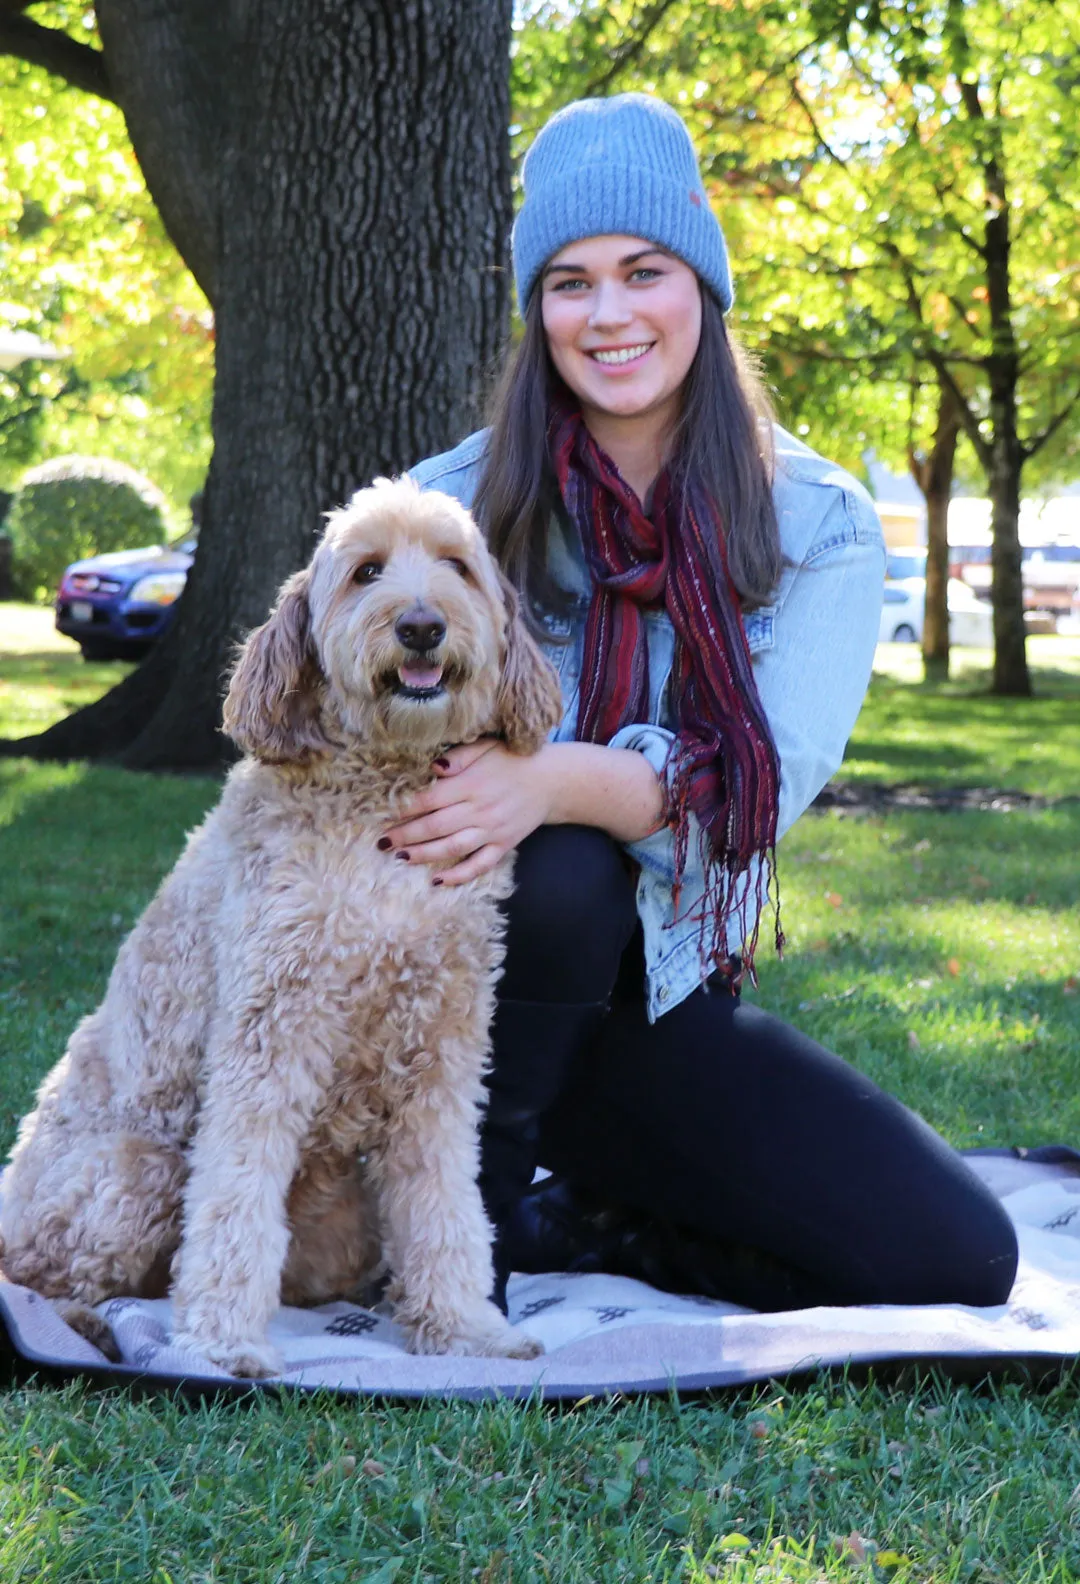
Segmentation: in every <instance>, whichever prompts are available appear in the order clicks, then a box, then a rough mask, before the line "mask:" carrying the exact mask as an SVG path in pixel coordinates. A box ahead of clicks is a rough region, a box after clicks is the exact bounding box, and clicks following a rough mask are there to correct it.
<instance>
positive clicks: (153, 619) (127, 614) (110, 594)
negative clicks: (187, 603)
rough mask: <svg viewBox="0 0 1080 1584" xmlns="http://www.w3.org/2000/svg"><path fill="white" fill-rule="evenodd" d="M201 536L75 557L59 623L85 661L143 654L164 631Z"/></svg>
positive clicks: (59, 603)
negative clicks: (167, 543) (104, 553)
mask: <svg viewBox="0 0 1080 1584" xmlns="http://www.w3.org/2000/svg"><path fill="white" fill-rule="evenodd" d="M196 542H197V541H196V538H195V536H194V535H191V534H189V535H188V536H187V538H185V539H181V540H179V541H178V542H177V543H175V544H172V545H152V546H150V547H149V548H148V549H145V550H113V551H110V552H109V553H108V554H106V555H97V556H89V557H88V558H87V559H86V560H85V561H75V562H73V563H72V565H71V566H69V567H68V569H67V571H66V572H65V573H64V575H63V577H62V578H61V579H60V587H59V589H58V590H57V594H56V628H57V631H58V632H62V633H64V634H65V635H66V636H67V637H68V638H74V639H75V641H76V643H77V644H78V645H79V647H80V649H81V650H82V652H83V659H84V660H127V659H139V658H140V657H141V656H142V655H144V654H145V653H146V652H147V650H148V649H150V648H151V646H152V645H153V644H154V643H156V642H157V640H158V639H159V638H160V637H161V635H162V633H163V632H165V631H166V630H167V629H168V627H169V624H170V622H171V621H172V619H173V615H174V613H175V608H176V601H177V600H178V599H179V598H180V595H181V594H182V593H183V591H184V584H185V583H186V581H187V575H188V569H189V568H190V566H191V563H192V561H193V560H194V559H195V546H196Z"/></svg>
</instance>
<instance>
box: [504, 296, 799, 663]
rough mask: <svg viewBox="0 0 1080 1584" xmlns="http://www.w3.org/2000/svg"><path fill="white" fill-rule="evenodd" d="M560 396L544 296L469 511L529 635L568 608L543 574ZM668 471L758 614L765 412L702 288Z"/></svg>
mask: <svg viewBox="0 0 1080 1584" xmlns="http://www.w3.org/2000/svg"><path fill="white" fill-rule="evenodd" d="M560 389H565V387H564V386H563V383H562V380H561V379H560V377H559V375H558V374H557V373H556V371H555V368H554V366H553V364H552V361H551V355H550V353H549V352H548V347H547V338H546V336H545V334H544V325H543V318H542V313H541V307H540V290H539V288H537V289H536V290H534V292H533V293H532V296H531V298H530V300H529V306H528V308H527V310H526V313H525V333H524V335H523V336H522V339H521V341H520V342H519V344H518V346H517V347H516V348H515V349H514V350H513V351H512V352H511V354H510V357H509V359H508V361H507V363H506V366H505V368H504V370H503V373H502V376H501V378H500V380H499V382H498V384H497V385H496V387H495V391H494V394H493V397H492V401H491V409H490V424H491V430H490V434H489V436H488V444H487V451H486V454H485V459H484V466H483V473H482V475H481V479H480V483H479V485H478V486H477V492H476V497H475V500H474V501H473V510H474V511H475V513H476V516H477V520H478V521H479V523H480V525H481V527H482V528H483V530H484V532H485V534H486V536H487V539H488V543H489V545H490V547H491V550H492V552H493V554H494V555H495V557H496V559H497V560H498V562H499V564H500V566H501V567H502V569H503V571H504V572H505V573H506V575H507V576H508V577H509V579H510V581H511V582H512V583H513V584H514V585H515V586H516V587H517V588H518V589H519V590H520V591H521V594H522V597H523V598H522V603H523V605H524V608H525V612H526V614H527V617H528V619H529V622H530V625H532V626H533V627H534V629H535V630H537V631H540V632H542V631H543V628H542V626H541V623H540V620H539V616H540V613H543V612H549V611H550V612H555V613H557V612H559V611H560V610H562V609H565V607H566V603H567V601H566V596H565V594H564V593H563V591H562V590H560V589H559V588H558V586H557V585H556V584H555V583H554V582H553V581H552V578H551V575H550V573H549V572H548V568H547V536H548V530H549V524H550V521H551V515H552V513H553V512H555V511H557V510H558V509H559V505H560V501H559V491H558V486H557V484H556V482H555V477H554V474H553V472H552V468H551V463H550V461H549V459H548V454H547V426H548V408H549V403H550V400H551V397H552V395H553V394H554V393H555V392H556V391H557V390H560ZM670 466H671V468H672V471H673V473H674V475H675V477H676V479H677V480H678V481H679V482H680V484H681V485H682V486H683V487H684V488H685V487H686V486H687V485H691V484H692V485H694V486H696V487H697V489H699V490H700V491H701V492H703V493H704V495H705V496H706V498H707V499H709V500H710V501H712V503H713V505H714V506H715V508H716V510H717V512H718V514H719V518H720V521H721V522H722V523H723V525H724V531H725V535H726V548H727V557H728V566H729V569H730V571H731V576H732V579H733V580H734V583H735V587H736V588H737V589H738V591H739V596H740V598H741V601H742V605H743V608H744V610H752V609H754V607H755V606H758V605H763V604H765V603H766V602H767V601H768V599H769V596H770V595H771V594H772V591H773V589H774V588H775V587H776V584H777V581H778V579H779V577H780V572H781V569H782V567H783V556H782V553H781V550H780V530H779V525H778V524H777V520H776V510H775V507H774V505H773V497H772V477H773V447H772V410H771V407H770V404H769V399H768V396H767V395H766V393H765V388H764V385H763V384H762V381H761V379H760V377H759V375H758V372H757V369H756V368H755V367H754V364H753V362H752V361H751V359H750V357H749V356H748V355H747V354H746V352H745V351H744V350H743V348H742V347H741V346H740V345H739V344H738V342H737V341H735V340H734V339H733V338H732V337H731V336H729V334H728V330H727V326H726V325H725V323H724V315H723V313H722V311H721V309H720V304H719V303H718V302H717V300H716V298H715V297H714V296H713V294H712V292H711V291H710V290H709V289H708V287H707V286H704V285H703V286H702V288H701V339H700V341H699V343H698V349H697V352H696V353H695V356H694V361H693V363H692V364H691V365H690V372H689V373H688V375H687V377H686V383H685V386H684V391H683V405H682V413H681V415H680V418H679V422H678V424H677V426H676V429H675V434H674V436H673V443H672V448H671V462H670Z"/></svg>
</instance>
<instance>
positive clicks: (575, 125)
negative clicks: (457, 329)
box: [511, 93, 735, 313]
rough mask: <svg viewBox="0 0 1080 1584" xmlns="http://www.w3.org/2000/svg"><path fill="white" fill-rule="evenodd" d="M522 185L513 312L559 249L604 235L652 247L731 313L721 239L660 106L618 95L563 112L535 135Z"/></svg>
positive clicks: (691, 158)
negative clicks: (677, 262)
mask: <svg viewBox="0 0 1080 1584" xmlns="http://www.w3.org/2000/svg"><path fill="white" fill-rule="evenodd" d="M522 185H523V187H524V199H523V202H522V205H521V209H520V211H519V213H518V217H517V220H516V221H515V222H514V232H513V238H512V243H511V246H512V251H513V257H514V278H515V280H516V282H517V293H518V304H519V306H520V308H521V312H522V313H524V312H525V309H526V307H527V306H528V302H529V296H530V294H531V292H532V289H533V287H534V286H535V284H536V281H537V278H538V277H539V275H540V272H541V270H542V269H543V267H544V265H545V264H546V263H547V262H548V260H549V259H550V258H551V257H552V256H553V255H554V254H555V253H558V251H559V250H560V248H564V247H566V246H567V244H568V243H570V242H577V241H580V240H581V239H582V238H583V237H592V236H612V235H614V236H636V237H643V238H644V239H645V241H647V242H657V243H659V244H660V246H661V247H664V248H667V250H668V252H670V253H674V254H675V255H676V257H678V258H681V259H682V260H683V261H684V262H685V263H687V264H689V265H690V267H691V269H693V270H694V271H695V272H696V273H697V275H698V277H699V278H700V279H701V280H702V281H704V283H705V285H706V286H709V287H711V288H712V290H713V292H714V293H715V294H716V296H717V297H718V299H719V301H720V306H721V308H722V309H723V311H724V312H725V313H727V311H728V309H729V308H730V307H731V304H732V301H733V300H734V295H735V294H734V291H733V289H732V285H731V268H730V266H729V264H728V256H727V247H726V246H725V244H724V233H723V232H722V231H721V229H720V222H719V221H718V220H717V218H716V216H715V215H714V214H713V212H712V210H711V209H710V208H709V200H708V198H707V197H706V194H705V188H704V185H703V184H702V180H701V173H700V171H699V170H698V166H697V157H696V155H695V154H694V145H693V144H692V143H691V141H690V134H689V132H688V131H687V130H686V127H685V126H684V125H683V123H682V121H681V120H680V119H679V117H678V115H676V113H675V111H674V110H672V108H671V106H670V105H666V104H664V102H663V100H661V99H653V98H651V97H650V95H648V94H641V93H627V94H617V95H615V97H614V98H612V99H579V100H578V102H577V103H576V104H570V105H567V106H566V107H565V108H564V109H562V110H560V111H559V112H558V114H557V115H554V116H552V118H551V120H550V121H549V122H548V123H547V125H546V126H545V127H544V128H543V129H542V130H541V131H540V132H539V133H538V134H537V136H536V138H535V140H534V142H533V144H532V147H531V148H530V149H529V152H528V153H527V154H526V156H525V163H524V166H523V167H522Z"/></svg>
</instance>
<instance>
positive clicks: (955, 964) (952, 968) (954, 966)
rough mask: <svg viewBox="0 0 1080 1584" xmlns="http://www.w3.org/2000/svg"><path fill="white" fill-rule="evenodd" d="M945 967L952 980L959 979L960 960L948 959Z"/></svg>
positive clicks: (957, 958) (955, 958)
mask: <svg viewBox="0 0 1080 1584" xmlns="http://www.w3.org/2000/svg"><path fill="white" fill-rule="evenodd" d="M945 966H946V968H947V969H948V970H949V972H950V973H951V974H952V976H953V978H954V979H959V977H960V959H959V957H950V958H949V960H948V962H947V963H946V964H945Z"/></svg>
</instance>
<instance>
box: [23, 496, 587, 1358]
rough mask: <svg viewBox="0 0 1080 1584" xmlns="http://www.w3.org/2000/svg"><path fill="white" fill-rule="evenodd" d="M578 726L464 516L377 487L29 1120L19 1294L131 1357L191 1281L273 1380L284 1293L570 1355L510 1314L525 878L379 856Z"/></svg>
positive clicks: (291, 606)
mask: <svg viewBox="0 0 1080 1584" xmlns="http://www.w3.org/2000/svg"><path fill="white" fill-rule="evenodd" d="M560 712H561V700H560V693H559V684H558V678H557V677H556V675H555V672H554V669H553V668H552V667H551V665H550V664H549V663H548V661H547V660H546V659H545V658H544V656H543V653H542V651H541V649H540V648H539V647H538V645H537V644H536V643H534V641H533V639H532V638H531V637H530V635H529V633H528V630H527V628H526V625H525V622H524V620H523V617H522V615H521V612H520V610H519V607H518V601H517V597H516V595H515V593H514V591H513V589H512V588H511V587H510V585H509V583H508V582H507V581H506V580H505V579H504V578H503V576H502V574H501V573H500V572H499V570H498V568H497V567H496V565H495V562H494V561H493V559H492V558H491V556H490V555H489V553H488V551H487V549H486V547H485V545H484V543H483V539H482V537H481V535H480V533H479V531H478V530H477V527H476V525H475V523H474V521H473V519H472V518H471V516H470V515H469V513H468V512H467V511H466V510H465V509H464V508H463V507H462V506H460V505H459V504H458V503H457V502H456V501H454V500H452V499H451V498H450V497H449V496H446V495H443V494H440V493H438V492H435V491H429V492H424V491H421V490H420V489H419V488H418V487H417V486H416V485H415V484H413V483H412V482H411V481H410V480H408V479H401V480H396V481H389V480H378V481H376V483H375V484H374V485H373V486H372V487H370V488H368V489H364V490H361V491H360V492H359V493H358V494H357V495H356V496H354V498H353V499H352V501H351V502H350V504H349V505H348V506H347V507H345V508H343V509H342V510H340V511H337V512H335V513H332V514H330V516H329V518H328V520H327V526H326V529H325V533H324V535H323V537H322V539H321V542H320V543H319V545H318V548H317V549H316V551H315V554H314V556H313V558H312V560H311V562H310V564H309V566H308V567H307V568H306V569H305V570H304V571H302V572H299V573H297V574H296V575H295V576H294V577H292V578H290V579H289V581H288V582H287V583H286V584H285V585H284V587H283V589H282V590H281V593H280V597H279V600H278V603H277V605H276V608H275V609H274V611H273V613H272V615H271V617H270V619H269V621H267V622H266V623H265V624H264V625H263V626H262V627H260V628H257V629H256V631H255V632H253V633H252V634H251V636H250V637H249V638H248V640H247V642H246V644H245V645H244V646H243V649H242V651H241V652H240V655H239V659H238V661H237V663H236V666H235V669H234V671H233V675H232V678H231V683H230V686H229V690H228V696H227V698H226V701H225V708H224V729H225V731H226V733H227V734H228V735H229V736H230V737H231V738H232V739H233V741H234V742H235V743H236V745H237V746H238V747H239V748H240V749H241V750H242V752H243V753H244V755H245V757H244V758H243V759H242V760H241V761H240V762H239V763H238V764H237V765H236V766H235V767H234V768H233V770H232V771H231V772H230V774H229V776H228V779H227V781H226V784H225V787H224V791H223V794H222V797H221V800H220V802H219V803H218V805H217V807H216V808H215V809H214V810H213V811H212V812H211V813H210V815H209V816H208V817H207V819H206V820H205V822H204V823H203V825H202V826H201V827H200V828H199V829H197V830H196V831H195V832H194V833H193V834H192V835H191V836H190V837H189V839H188V843H187V846H186V848H185V851H184V853H183V854H182V856H181V858H180V860H179V862H178V863H177V865H176V867H175V869H174V870H173V871H172V873H171V874H170V875H169V876H168V878H167V879H166V880H165V882H164V884H163V885H162V887H161V889H160V891H159V892H158V894H157V896H156V897H155V898H154V900H153V901H152V902H151V903H150V905H149V907H148V908H147V910H146V912H145V913H144V914H143V916H142V918H141V919H140V920H139V922H138V923H137V924H136V926H135V928H134V930H133V931H132V933H131V934H130V935H129V936H128V938H127V940H126V941H125V942H124V944H123V946H122V947H121V949H120V952H119V956H118V958H117V961H116V965H115V967H114V970H113V973H112V976H111V978H110V980H109V985H108V989H107V991H106V995H105V999H104V1001H103V1002H102V1004H101V1006H100V1007H99V1008H98V1009H97V1011H96V1012H93V1013H92V1014H91V1015H90V1016H89V1017H87V1018H85V1019H84V1020H83V1022H82V1023H81V1024H80V1025H79V1027H78V1028H77V1029H76V1030H75V1033H74V1034H73V1035H72V1037H71V1040H70V1043H69V1045H68V1049H67V1052H66V1054H65V1055H64V1056H63V1058H62V1059H61V1060H60V1062H59V1063H58V1064H57V1066H56V1067H55V1068H54V1069H53V1071H52V1072H51V1073H50V1074H49V1076H48V1077H47V1078H46V1079H45V1082H44V1084H43V1085H42V1087H41V1090H40V1092H39V1095H38V1098H37V1105H36V1108H35V1109H34V1111H33V1112H32V1113H31V1114H30V1115H29V1116H27V1117H26V1118H25V1120H24V1121H23V1123H22V1125H21V1127H20V1130H19V1134H18V1138H17V1141H16V1144H15V1147H14V1149H13V1151H12V1156H11V1161H10V1164H9V1166H8V1167H7V1169H6V1171H5V1174H4V1178H3V1191H2V1204H0V1264H2V1269H3V1272H4V1274H5V1275H6V1276H7V1277H8V1279H9V1280H11V1281H13V1282H18V1283H21V1284H23V1285H25V1286H28V1287H31V1288H33V1289H34V1290H35V1291H37V1292H39V1293H41V1294H42V1295H44V1296H45V1297H47V1298H50V1299H52V1300H54V1301H57V1302H58V1307H59V1308H60V1311H61V1313H63V1314H64V1315H65V1317H66V1318H67V1319H68V1320H69V1322H70V1323H72V1324H74V1325H76V1327H77V1328H78V1329H81V1330H83V1331H84V1332H85V1333H86V1334H88V1335H90V1336H91V1337H92V1338H93V1339H94V1340H96V1341H98V1342H99V1345H105V1346H107V1345H108V1343H109V1341H110V1340H111V1333H109V1332H108V1328H107V1327H106V1326H105V1323H104V1322H103V1321H101V1320H100V1319H99V1317H98V1316H97V1315H96V1314H95V1313H94V1309H93V1306H94V1305H96V1304H100V1303H101V1302H102V1301H103V1300H105V1299H108V1298H110V1297H114V1296H116V1295H119V1294H133V1295H137V1296H144V1297H158V1296H163V1295H164V1294H165V1293H166V1292H167V1291H168V1290H169V1287H170V1281H171V1289H172V1299H173V1311H174V1317H175V1326H176V1330H175V1334H174V1342H175V1343H176V1344H178V1345H180V1346H186V1347H191V1348H194V1349H196V1350H197V1351H198V1352H199V1353H200V1354H201V1355H203V1356H204V1357H205V1358H208V1359H210V1360H212V1361H213V1362H214V1363H216V1364H218V1365H220V1366H222V1367H223V1368H224V1369H226V1370H228V1371H229V1372H230V1373H231V1374H234V1375H242V1376H248V1377H253V1378H257V1377H261V1376H266V1375H271V1374H276V1373H278V1372H279V1370H280V1367H281V1360H280V1358H279V1357H278V1355H277V1353H276V1351H275V1350H274V1349H273V1348H272V1347H271V1346H270V1345H269V1343H268V1340H267V1334H266V1331H267V1324H268V1322H269V1320H270V1318H271V1316H272V1315H273V1313H274V1312H275V1310H276V1308H277V1306H278V1304H279V1303H280V1302H282V1301H284V1302H286V1303H304V1304H317V1303H323V1302H327V1301H329V1300H331V1299H334V1298H346V1297H356V1296H357V1295H358V1294H361V1293H363V1292H364V1291H365V1283H366V1282H367V1281H368V1279H369V1278H371V1277H372V1275H374V1274H376V1273H377V1272H378V1271H379V1270H380V1267H385V1269H386V1270H388V1271H389V1274H390V1278H391V1280H390V1286H389V1289H388V1296H389V1297H390V1299H391V1301H392V1303H393V1308H394V1313H395V1318H396V1319H397V1321H398V1322H399V1323H400V1325H401V1326H402V1327H403V1329H404V1331H405V1335H406V1339H407V1343H408V1345H409V1347H410V1348H411V1349H412V1350H413V1351H416V1352H422V1353H441V1352H459V1353H466V1354H475V1355H506V1356H510V1357H520V1358H528V1357H533V1356H535V1355H536V1354H537V1353H539V1352H540V1351H542V1350H541V1348H540V1346H539V1345H538V1344H537V1343H536V1342H534V1341H533V1340H532V1339H531V1338H529V1337H527V1336H525V1335H523V1334H522V1333H520V1332H518V1331H515V1329H514V1328H513V1327H511V1326H510V1325H509V1323H508V1321H507V1320H506V1318H505V1317H504V1316H503V1314H502V1313H501V1311H500V1310H499V1309H498V1308H497V1307H496V1306H495V1304H494V1303H492V1302H491V1301H490V1299H489V1296H488V1295H489V1294H490V1292H491V1289H492V1280H493V1278H492V1257H491V1229H490V1227H489V1225H488V1223H487V1220H486V1217H485V1215H484V1210H483V1205H482V1201H481V1198H480V1191H479V1188H478V1186H477V1172H478V1160H479V1150H478V1124H479V1120H480V1116H481V1110H482V1105H483V1101H484V1087H483V1078H484V1072H485V1066H486V1062H487V1059H488V1055H489V1049H490V1039H489V1026H490V1022H491V1017H492V1013H493V1010H494V1001H495V984H496V980H497V977H498V973H499V969H500V966H501V961H502V954H503V942H502V934H503V929H502V921H501V915H500V911H499V906H498V904H499V902H500V901H501V900H503V899H505V898H506V897H507V896H508V895H509V893H510V891H511V887H512V857H511V858H507V859H504V860H503V861H502V862H501V863H500V864H499V865H498V866H497V867H496V868H495V869H494V870H493V871H491V872H490V873H488V874H486V875H484V876H482V877H480V878H479V879H475V880H472V881H470V882H468V883H465V884H462V885H455V886H442V887H436V886H433V884H432V879H433V873H434V871H433V870H432V868H431V867H430V866H428V865H413V866H410V865H409V864H408V863H402V862H399V861H396V859H395V854H394V853H393V852H383V851H382V850H381V849H380V848H379V845H378V842H379V838H380V837H381V835H382V833H383V831H384V830H385V828H386V827H387V826H388V825H389V824H392V823H393V822H394V821H395V820H397V819H400V818H401V817H402V810H403V808H404V807H405V805H406V803H407V801H408V799H409V797H410V796H411V795H413V794H415V793H416V792H417V791H419V790H420V789H421V788H422V787H424V786H426V785H428V784H430V782H431V778H432V769H431V766H432V761H433V759H434V758H435V757H436V756H437V755H438V754H439V753H440V752H441V751H442V750H443V749H444V748H445V747H446V746H448V745H451V744H457V743H467V742H471V741H474V740H476V739H477V738H479V737H481V736H487V735H494V736H497V737H499V738H501V739H502V740H503V742H504V743H505V744H506V746H507V748H508V749H509V750H510V751H511V752H513V753H518V754H529V753H532V752H535V751H536V750H537V749H538V748H539V747H540V745H541V743H542V742H543V741H544V739H545V737H546V736H547V734H548V732H549V731H550V729H551V728H552V727H553V726H554V725H555V724H556V723H557V721H558V719H559V716H560Z"/></svg>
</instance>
